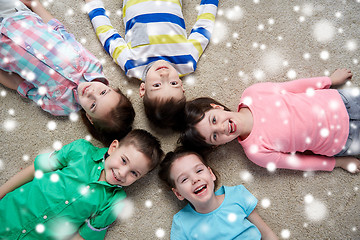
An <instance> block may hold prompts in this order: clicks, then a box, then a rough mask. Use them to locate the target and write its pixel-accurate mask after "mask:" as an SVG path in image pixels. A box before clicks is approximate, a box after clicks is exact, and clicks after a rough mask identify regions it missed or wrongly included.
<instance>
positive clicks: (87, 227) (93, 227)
mask: <svg viewBox="0 0 360 240" xmlns="http://www.w3.org/2000/svg"><path fill="white" fill-rule="evenodd" d="M125 197H126V194H125V191H124V190H121V191H119V192H117V194H116V196H115V197H114V198H113V201H112V203H110V204H108V206H107V207H106V208H105V209H103V210H101V211H100V212H98V213H96V214H95V215H94V216H93V217H91V218H89V219H87V220H86V222H85V223H84V224H83V225H82V226H81V227H80V228H79V234H80V236H81V237H83V238H84V239H85V240H97V239H104V237H105V234H106V231H107V229H108V227H109V226H110V225H111V224H112V223H113V222H114V221H115V220H116V218H117V216H118V215H119V214H120V212H121V211H122V210H123V208H124V207H126V201H124V199H125Z"/></svg>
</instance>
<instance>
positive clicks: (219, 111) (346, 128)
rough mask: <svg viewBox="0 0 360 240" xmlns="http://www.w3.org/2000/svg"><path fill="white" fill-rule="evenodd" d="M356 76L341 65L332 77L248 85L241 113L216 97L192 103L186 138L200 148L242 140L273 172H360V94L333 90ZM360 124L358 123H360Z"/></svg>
mask: <svg viewBox="0 0 360 240" xmlns="http://www.w3.org/2000/svg"><path fill="white" fill-rule="evenodd" d="M351 77H352V73H351V71H350V70H348V69H338V70H336V71H335V72H334V73H333V74H332V75H331V76H330V77H318V78H310V79H298V80H294V81H289V82H283V83H270V82H267V83H259V84H254V85H253V86H251V87H249V88H247V89H246V90H245V91H244V93H243V94H242V96H241V99H240V104H239V107H238V111H237V112H233V111H230V110H229V109H228V108H226V107H225V106H224V105H222V104H220V103H218V102H217V101H215V100H213V99H211V98H198V99H195V100H193V101H190V102H188V103H187V106H186V109H185V115H186V124H187V127H186V130H185V132H184V133H183V134H182V136H181V138H180V141H181V142H182V143H183V144H184V145H188V146H192V147H196V148H197V149H199V148H201V147H202V148H208V147H211V146H214V145H215V146H217V145H222V144H225V143H228V142H230V141H232V140H234V139H238V141H239V143H240V144H241V145H242V146H243V148H244V151H245V153H246V155H247V157H248V158H249V159H250V160H251V161H253V162H254V163H256V164H257V165H259V166H262V167H266V168H268V169H269V170H275V169H276V168H286V169H293V170H303V171H316V170H323V171H332V170H333V169H334V168H335V167H342V168H343V169H345V170H347V171H349V172H352V173H358V172H360V161H359V160H358V159H356V158H355V157H352V156H351V155H358V154H360V138H359V137H360V125H358V124H359V120H360V97H359V94H357V95H356V94H352V92H354V93H355V92H356V93H357V91H353V90H335V89H329V87H330V86H331V85H339V84H343V83H344V82H346V80H348V79H349V78H351ZM357 125H358V126H357Z"/></svg>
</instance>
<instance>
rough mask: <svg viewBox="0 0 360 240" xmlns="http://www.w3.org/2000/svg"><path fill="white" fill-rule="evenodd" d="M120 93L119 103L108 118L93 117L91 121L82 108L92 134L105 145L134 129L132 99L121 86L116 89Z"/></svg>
mask: <svg viewBox="0 0 360 240" xmlns="http://www.w3.org/2000/svg"><path fill="white" fill-rule="evenodd" d="M114 91H115V92H117V93H118V94H119V95H120V101H119V103H118V104H117V105H116V106H115V107H114V108H113V109H112V110H111V112H110V113H109V116H108V118H107V120H103V121H100V120H98V119H93V123H91V122H90V121H89V119H88V118H87V116H86V112H85V110H84V109H81V110H80V114H81V118H82V120H83V122H84V124H85V126H86V128H87V130H88V131H89V132H90V134H91V135H92V136H93V137H94V138H95V139H97V140H99V141H100V142H102V143H103V144H104V145H105V146H109V145H110V144H111V142H112V141H113V140H114V139H118V140H120V139H122V138H123V137H125V136H126V134H128V133H129V132H130V131H131V129H132V124H133V122H134V118H135V111H134V108H133V106H132V103H131V102H130V100H129V99H128V98H127V97H126V96H125V95H124V94H123V93H122V92H121V90H120V89H119V88H117V89H114Z"/></svg>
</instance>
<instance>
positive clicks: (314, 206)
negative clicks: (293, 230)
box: [304, 194, 328, 222]
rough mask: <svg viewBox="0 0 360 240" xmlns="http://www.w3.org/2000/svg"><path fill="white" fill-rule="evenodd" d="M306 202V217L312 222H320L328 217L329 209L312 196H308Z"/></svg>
mask: <svg viewBox="0 0 360 240" xmlns="http://www.w3.org/2000/svg"><path fill="white" fill-rule="evenodd" d="M304 200H305V215H306V217H307V218H308V219H309V220H310V221H314V222H318V221H321V220H323V219H324V218H325V217H326V216H327V214H328V209H327V207H326V205H325V204H324V203H322V202H320V201H319V200H316V199H315V198H314V197H313V196H312V195H311V194H307V195H306V196H305V198H304Z"/></svg>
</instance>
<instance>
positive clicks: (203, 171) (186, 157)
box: [159, 147, 217, 205]
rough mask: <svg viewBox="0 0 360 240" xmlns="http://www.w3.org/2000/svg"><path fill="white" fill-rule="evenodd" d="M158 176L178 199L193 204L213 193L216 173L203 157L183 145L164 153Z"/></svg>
mask: <svg viewBox="0 0 360 240" xmlns="http://www.w3.org/2000/svg"><path fill="white" fill-rule="evenodd" d="M159 177H160V179H161V180H163V181H164V182H166V183H167V185H168V186H169V187H170V188H171V189H172V191H173V192H174V194H175V195H176V197H177V198H178V199H179V200H184V199H186V200H188V201H189V202H191V203H192V204H193V205H196V204H195V202H198V201H199V200H200V201H201V199H203V198H207V197H206V196H209V195H210V194H213V193H214V190H215V188H216V185H217V177H216V173H214V172H213V171H212V170H211V168H210V167H209V166H208V164H207V163H206V161H205V159H204V158H203V157H202V156H201V155H200V154H199V153H196V152H194V151H189V150H187V149H185V148H183V147H179V148H177V149H176V150H175V151H174V152H169V153H167V154H166V156H165V158H164V160H163V161H162V162H161V164H160V170H159Z"/></svg>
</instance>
